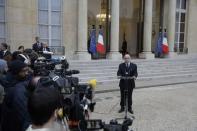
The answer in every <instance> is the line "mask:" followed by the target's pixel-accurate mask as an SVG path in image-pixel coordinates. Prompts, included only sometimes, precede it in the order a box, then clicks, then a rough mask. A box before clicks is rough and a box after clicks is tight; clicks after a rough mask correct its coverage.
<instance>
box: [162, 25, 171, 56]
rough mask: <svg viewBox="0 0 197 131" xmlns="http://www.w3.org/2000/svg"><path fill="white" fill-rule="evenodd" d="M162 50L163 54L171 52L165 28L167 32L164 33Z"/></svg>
mask: <svg viewBox="0 0 197 131" xmlns="http://www.w3.org/2000/svg"><path fill="white" fill-rule="evenodd" d="M162 52H163V54H168V53H169V47H168V40H167V36H166V29H165V32H164V35H163V42H162Z"/></svg>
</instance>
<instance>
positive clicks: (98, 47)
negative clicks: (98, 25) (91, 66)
mask: <svg viewBox="0 0 197 131" xmlns="http://www.w3.org/2000/svg"><path fill="white" fill-rule="evenodd" d="M96 50H97V52H98V53H100V54H105V46H104V42H103V33H102V29H100V31H99V35H98V43H97V45H96Z"/></svg>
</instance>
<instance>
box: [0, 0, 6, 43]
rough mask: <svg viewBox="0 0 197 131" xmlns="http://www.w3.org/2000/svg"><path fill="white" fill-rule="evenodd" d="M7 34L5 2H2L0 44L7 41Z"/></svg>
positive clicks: (0, 5)
mask: <svg viewBox="0 0 197 131" xmlns="http://www.w3.org/2000/svg"><path fill="white" fill-rule="evenodd" d="M5 34H6V31H5V0H0V43H1V42H5V41H6V35H5Z"/></svg>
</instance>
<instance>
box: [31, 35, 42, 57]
mask: <svg viewBox="0 0 197 131" xmlns="http://www.w3.org/2000/svg"><path fill="white" fill-rule="evenodd" d="M35 40H36V43H34V44H33V46H32V49H33V50H34V51H35V52H37V53H41V52H42V50H43V43H41V42H40V38H39V37H36V38H35Z"/></svg>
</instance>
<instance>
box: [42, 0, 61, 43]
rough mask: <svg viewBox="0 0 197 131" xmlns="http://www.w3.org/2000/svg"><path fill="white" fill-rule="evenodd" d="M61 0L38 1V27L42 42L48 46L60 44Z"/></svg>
mask: <svg viewBox="0 0 197 131" xmlns="http://www.w3.org/2000/svg"><path fill="white" fill-rule="evenodd" d="M61 6H62V0H39V1H38V27H39V30H38V31H39V36H40V40H41V41H42V42H45V43H48V44H49V45H50V46H61V34H62V33H61V32H62V22H61V14H62V7H61Z"/></svg>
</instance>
